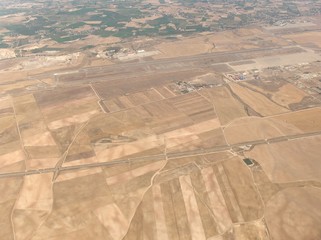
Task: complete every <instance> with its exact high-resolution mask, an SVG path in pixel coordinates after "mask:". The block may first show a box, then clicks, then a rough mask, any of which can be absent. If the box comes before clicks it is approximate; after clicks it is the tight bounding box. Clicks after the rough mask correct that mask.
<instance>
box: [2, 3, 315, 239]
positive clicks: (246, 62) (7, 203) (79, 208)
mask: <svg viewBox="0 0 321 240" xmlns="http://www.w3.org/2000/svg"><path fill="white" fill-rule="evenodd" d="M150 2H153V3H154V1H150ZM175 4H178V3H175ZM188 4H189V3H188ZM188 4H187V3H186V6H188ZM202 4H206V3H205V2H203V3H200V5H202ZM158 5H159V7H160V8H161V9H162V10H163V11H165V12H175V11H176V10H177V9H178V7H177V5H175V7H174V8H173V9H171V8H167V7H166V6H165V3H162V2H159V3H157V6H158ZM186 6H185V5H184V8H185V7H186ZM146 7H148V6H146ZM87 10H88V11H89V10H90V9H87ZM87 10H86V11H87ZM125 10H126V11H125ZM136 10H137V9H136V8H124V9H123V11H125V12H122V13H120V11H119V9H115V11H113V12H111V11H108V12H106V11H102V12H95V14H94V15H91V16H89V15H88V16H87V15H86V16H87V17H88V18H90V19H88V21H85V22H83V24H82V23H80V24H78V25H77V24H76V25H74V26H69V27H68V28H72V29H73V30H74V31H76V29H79V28H81V27H84V28H85V29H88V28H86V26H89V25H90V29H94V28H96V27H97V25H99V24H102V23H103V22H105V21H107V18H105V17H102V16H103V15H104V14H106V16H107V15H108V16H115V17H116V18H119V17H121V16H124V15H126V18H127V17H128V20H129V18H130V24H133V23H134V22H135V23H136V25H128V26H126V29H125V28H122V29H123V30H121V31H118V32H117V33H113V34H112V35H114V34H115V35H116V34H120V35H122V36H120V37H124V36H125V35H126V34H128V32H132V31H135V32H136V33H137V34H139V33H140V31H138V30H137V31H136V30H134V29H130V31H129V30H128V29H127V28H130V26H136V27H137V26H142V25H143V24H145V21H146V24H147V23H148V22H150V21H152V22H150V23H153V24H158V25H159V26H160V25H162V24H163V23H161V22H162V21H165V22H166V21H169V20H174V18H171V17H164V18H163V17H161V16H156V15H155V16H152V17H148V18H146V19H144V18H143V16H136V14H139V12H137V11H136ZM74 11H75V12H77V11H78V10H74ZM90 11H91V10H90ZM177 11H178V10H177ZM73 14H74V13H73V11H71V12H64V15H68V16H69V15H70V16H72V15H73ZM132 14H133V15H132ZM129 15H132V17H129ZM134 16H136V17H137V18H135V17H134ZM138 17H139V18H138ZM102 18H103V19H102ZM176 20H177V19H176ZM205 20H206V19H205ZM241 20H242V19H241ZM180 21H184V20H183V19H180ZM117 23H118V22H117ZM176 23H177V22H176ZM115 24H116V22H115ZM124 24H127V23H124ZM137 24H138V25H137ZM166 24H170V23H166ZM174 25H175V24H174ZM73 27H74V28H73ZM107 28H108V29H109V30H103V31H102V32H97V33H96V34H98V35H99V34H103V33H105V34H107V33H108V31H112V30H113V29H112V27H110V26H109V27H108V26H105V28H104V29H107ZM124 29H125V30H124ZM127 30H128V31H127ZM146 31H147V30H146ZM166 31H169V30H168V29H167V30H166ZM269 31H270V30H269V29H268V28H266V29H262V28H259V27H251V28H250V27H249V28H244V29H237V30H231V31H222V32H220V33H217V34H209V33H203V34H199V35H197V36H195V37H191V38H185V37H184V36H182V37H181V39H180V38H177V39H176V41H172V40H173V39H171V38H166V40H164V42H163V43H161V44H156V45H155V43H159V42H157V41H158V40H156V39H153V38H151V39H149V40H148V41H147V40H146V41H143V40H142V41H140V40H137V39H136V40H133V42H132V43H131V45H130V44H128V43H126V42H125V41H122V42H121V43H118V44H120V46H123V45H121V44H124V46H126V48H127V49H128V51H131V50H130V49H131V48H134V47H136V50H137V51H138V50H139V49H140V46H144V47H145V46H147V47H146V49H147V48H148V51H154V50H155V49H156V50H157V49H158V50H160V51H161V52H162V53H161V54H159V55H157V56H155V58H159V59H145V58H144V59H139V60H137V61H132V62H122V63H116V61H117V60H115V58H112V57H110V59H109V60H106V64H107V62H108V64H110V63H111V62H114V63H115V64H113V65H108V66H107V65H101V62H102V61H100V60H101V59H100V60H97V62H95V61H93V62H91V60H89V59H87V58H84V59H83V60H82V61H83V62H82V63H81V64H83V65H82V66H87V65H86V64H92V65H97V66H92V67H88V66H87V67H84V68H82V69H74V68H70V69H68V71H69V70H70V71H69V72H66V69H64V70H62V72H58V73H56V72H53V71H52V69H47V70H44V69H42V70H43V71H40V70H39V72H38V74H35V75H31V76H29V75H28V74H27V73H26V72H23V73H22V71H21V72H19V71H17V72H9V77H8V76H6V77H5V78H4V80H3V82H2V83H1V85H0V90H1V94H0V95H1V96H0V97H1V98H0V192H1V194H2V195H1V198H0V229H1V231H0V239H10V240H11V239H12V240H14V239H16V240H20V239H21V240H22V239H23V240H40V239H48V240H58V239H68V240H69V239H70V240H73V239H83V240H87V239H102V240H103V239H104V240H108V239H111V240H121V239H122V240H127V239H128V240H130V239H143V240H144V239H148V240H149V239H150V240H153V239H155V240H157V239H158V240H167V239H168V240H172V239H173V240H176V239H186V240H231V239H244V240H258V239H259V240H270V239H276V240H278V239H319V238H320V236H321V232H320V227H319V226H320V213H319V212H320V211H319V209H320V202H321V198H320V188H321V179H320V176H321V172H320V169H321V165H320V156H321V150H320V149H321V148H320V142H321V137H320V136H321V121H320V119H321V108H320V106H319V104H320V101H319V100H318V99H319V98H318V97H319V93H318V91H319V88H318V87H321V85H320V86H319V85H318V84H319V81H318V77H319V75H318V73H312V72H313V71H316V70H315V69H318V66H319V65H318V62H315V63H314V65H313V64H310V63H309V61H314V60H318V59H319V55H318V53H317V52H312V50H311V49H306V48H305V47H300V46H296V45H295V46H294V45H291V44H292V42H290V41H286V40H285V39H284V38H280V37H279V36H278V35H277V34H275V35H272V34H269ZM307 34H308V33H307ZM310 34H312V33H310ZM254 35H255V36H256V37H254ZM57 37H59V38H62V39H63V38H64V37H63V36H57ZM97 39H98V38H97ZM164 39H165V38H164ZM84 40H86V41H88V43H89V38H86V39H84ZM98 40H99V39H98ZM98 40H97V41H98ZM105 40H106V41H107V39H105ZM233 42H235V44H232V43H233ZM298 42H299V41H298ZM77 44H81V43H79V42H75V46H78V45H77ZM125 44H127V45H125ZM135 44H136V45H137V46H134V45H135ZM140 44H142V45H140ZM144 44H146V45H144ZM179 44H181V45H180V46H179ZM62 45H63V44H60V45H59V46H62ZM68 46H69V45H68ZM178 46H179V47H178ZM99 47H100V48H101V49H106V48H104V46H99ZM117 47H118V45H117V46H116V47H115V48H116V49H117ZM314 47H315V46H314ZM75 48H76V47H75ZM93 48H95V47H93ZM93 48H91V47H89V48H88V49H87V50H88V51H89V52H90V51H91V50H92V51H93V52H90V53H91V54H93V55H94V53H95V52H94V49H93ZM149 48H150V49H149ZM120 49H121V48H120ZM136 50H135V51H136ZM104 51H105V50H104ZM126 51H127V50H126ZM126 51H123V52H122V53H125V52H126ZM103 53H104V52H103ZM205 53H207V54H205ZM197 54H201V55H197ZM316 55H318V57H316ZM293 56H295V57H298V58H296V59H294V60H293V61H294V62H293V61H292V60H291V59H290V58H291V57H293ZM106 57H107V56H106ZM171 57H178V58H176V59H174V58H171ZM301 57H302V58H301ZM304 57H306V58H304ZM21 59H22V60H21V61H24V60H23V59H24V58H21ZM274 60H275V61H274ZM17 61H18V60H17ZM19 61H20V60H19ZM19 61H18V62H19ZM86 61H88V62H86ZM301 61H306V63H305V64H301V65H297V63H298V62H301ZM280 62H281V63H282V64H281V65H286V64H290V65H291V66H286V67H283V66H282V67H271V66H274V65H276V64H280ZM294 63H295V64H294ZM6 64H9V61H5V62H1V63H0V65H1V66H0V67H4V68H5V67H6ZM293 64H294V65H293ZM252 66H255V67H256V68H257V69H255V70H249V69H250V67H252ZM266 67H268V68H266ZM314 68H315V69H314ZM235 69H239V70H242V71H241V72H236V71H234V70H235ZM311 69H312V70H311ZM313 69H314V70H313ZM243 70H244V71H243ZM300 71H302V72H304V73H303V74H301V73H300ZM225 72H229V74H223V73H225ZM230 72H231V73H230ZM10 74H12V76H14V77H13V79H11V80H10V79H9V78H10V76H11V75H10ZM20 74H21V75H20ZM1 76H2V75H1ZM26 76H27V77H26ZM230 76H235V78H234V77H230ZM239 76H243V77H244V76H245V77H244V78H243V77H242V79H241V78H238V77H239ZM9 80H10V81H9ZM43 86H47V87H43Z"/></svg>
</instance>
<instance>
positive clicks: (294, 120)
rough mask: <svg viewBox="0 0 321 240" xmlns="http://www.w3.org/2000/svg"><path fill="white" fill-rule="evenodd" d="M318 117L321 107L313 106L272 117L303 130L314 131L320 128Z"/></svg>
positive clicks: (320, 115)
mask: <svg viewBox="0 0 321 240" xmlns="http://www.w3.org/2000/svg"><path fill="white" fill-rule="evenodd" d="M320 117H321V109H320V108H313V109H307V110H302V111H298V112H292V113H286V114H281V115H278V116H274V117H272V118H273V119H276V120H278V121H282V122H284V123H286V124H289V125H292V126H295V127H296V128H298V129H300V130H301V131H303V132H316V131H320V130H321V122H320Z"/></svg>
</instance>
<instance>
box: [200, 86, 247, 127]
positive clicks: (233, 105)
mask: <svg viewBox="0 0 321 240" xmlns="http://www.w3.org/2000/svg"><path fill="white" fill-rule="evenodd" d="M204 93H205V94H206V95H208V99H209V100H211V102H212V103H213V104H214V106H215V111H216V113H217V115H218V117H219V119H220V122H221V124H222V125H225V124H228V123H229V122H231V121H233V120H234V119H237V118H240V117H245V116H247V114H246V112H245V109H244V106H243V105H242V104H241V103H240V102H239V101H238V100H237V99H235V98H234V97H233V96H232V94H231V92H230V91H229V89H228V88H226V87H217V88H212V89H209V90H207V91H204Z"/></svg>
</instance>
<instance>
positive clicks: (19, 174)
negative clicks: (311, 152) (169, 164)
mask: <svg viewBox="0 0 321 240" xmlns="http://www.w3.org/2000/svg"><path fill="white" fill-rule="evenodd" d="M319 135H321V131H319V132H312V133H302V134H296V135H289V136H282V137H275V138H270V139H262V140H256V141H249V142H242V143H238V144H233V145H224V146H217V147H213V148H209V149H200V150H193V151H185V152H180V153H168V154H167V158H168V159H169V160H171V159H175V158H182V157H191V156H198V155H204V154H210V153H215V152H221V151H226V150H235V149H237V148H239V147H242V146H245V145H248V146H252V147H253V146H256V145H261V144H272V143H276V142H284V141H291V140H294V139H300V138H306V137H312V136H319ZM163 159H165V156H164V155H163V154H159V155H150V156H146V157H138V158H129V159H119V160H113V161H106V162H99V163H89V164H80V165H76V166H68V167H59V168H44V169H37V170H28V171H21V172H8V173H0V178H7V177H23V176H28V175H33V174H43V173H57V172H64V171H76V170H82V169H88V168H94V167H108V166H114V165H120V164H127V163H130V162H139V161H147V160H150V161H159V160H163Z"/></svg>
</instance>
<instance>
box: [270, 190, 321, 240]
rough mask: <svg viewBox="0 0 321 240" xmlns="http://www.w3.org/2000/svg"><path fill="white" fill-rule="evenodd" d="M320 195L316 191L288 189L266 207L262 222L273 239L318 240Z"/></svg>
mask: <svg viewBox="0 0 321 240" xmlns="http://www.w3.org/2000/svg"><path fill="white" fill-rule="evenodd" d="M320 208H321V194H320V189H317V188H311V187H310V188H289V189H286V190H283V191H281V192H280V193H278V194H277V195H276V196H274V197H273V198H272V199H271V201H270V202H269V203H268V204H267V206H266V210H265V212H266V223H267V225H268V226H269V232H270V235H271V237H272V238H273V239H297V240H299V239H319V238H320V237H321V231H320V227H319V226H320V224H321V222H320V219H321V215H320V211H319V210H320Z"/></svg>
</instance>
